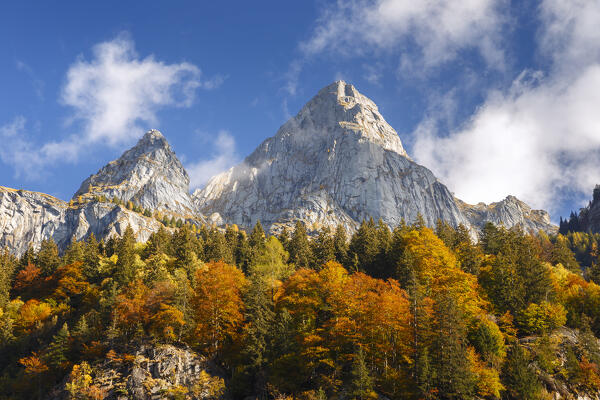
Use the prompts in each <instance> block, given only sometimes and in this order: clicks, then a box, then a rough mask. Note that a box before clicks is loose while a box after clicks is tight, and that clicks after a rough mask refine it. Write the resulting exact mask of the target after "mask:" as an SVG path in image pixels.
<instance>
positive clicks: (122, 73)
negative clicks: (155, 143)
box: [1, 34, 226, 179]
mask: <svg viewBox="0 0 600 400" xmlns="http://www.w3.org/2000/svg"><path fill="white" fill-rule="evenodd" d="M17 65H18V67H19V68H21V69H23V70H24V71H26V72H27V71H30V69H29V67H27V66H26V65H25V64H24V63H20V64H17ZM225 79H226V77H225V76H221V75H217V76H215V77H213V78H208V79H203V77H202V73H201V71H200V69H199V68H198V67H197V66H195V65H193V64H190V63H187V62H182V63H175V64H167V63H165V62H162V61H159V60H157V59H156V58H155V57H154V56H153V55H150V56H147V57H145V58H141V57H140V56H139V55H138V54H137V52H136V51H135V46H134V42H133V41H132V40H131V38H130V37H129V36H128V35H127V34H122V35H119V36H118V37H116V38H114V39H113V40H110V41H107V42H102V43H99V44H97V45H96V46H94V48H93V49H92V57H91V59H86V58H85V57H83V56H80V57H79V58H78V59H77V60H76V61H75V62H74V63H73V64H72V65H71V66H70V67H69V70H68V71H67V74H66V82H65V84H64V87H63V88H62V90H61V94H60V101H61V103H62V104H64V105H65V106H67V107H69V108H70V109H71V110H72V113H71V116H70V118H69V119H68V121H67V123H66V128H67V129H69V130H71V131H75V132H76V133H73V134H71V135H69V136H67V137H66V138H65V139H63V140H60V141H50V142H47V143H44V144H41V145H36V144H35V143H34V142H32V141H30V140H29V139H28V137H27V135H26V132H25V119H24V118H23V117H18V118H16V119H15V120H14V121H13V122H11V123H10V124H7V125H5V126H4V127H3V131H2V134H3V135H4V136H5V137H6V136H8V133H11V132H16V133H14V134H12V135H9V136H10V140H9V141H8V142H5V145H4V146H3V149H2V153H1V156H2V160H3V161H4V162H8V161H7V160H9V161H10V163H11V164H12V165H13V166H14V167H15V169H16V171H17V174H22V175H24V176H25V177H26V178H30V179H33V178H35V177H36V176H37V173H36V172H35V171H34V170H35V169H38V170H39V169H41V167H42V166H47V165H51V164H53V163H55V162H65V161H66V162H76V161H77V160H78V158H79V157H80V156H81V155H82V154H85V153H86V152H87V151H90V150H91V148H92V147H94V146H119V145H122V144H125V143H131V142H132V141H133V140H135V139H136V138H138V137H140V136H141V135H142V134H143V133H144V131H145V130H146V129H147V128H148V127H149V126H152V127H158V126H159V125H160V124H159V119H158V112H159V111H160V110H162V109H164V108H168V107H179V108H182V107H190V106H191V105H192V103H193V101H194V99H195V94H196V91H197V90H198V89H199V88H203V89H206V90H210V89H214V88H217V87H218V86H220V85H221V84H222V83H223V81H224V80H225ZM26 154H28V157H25V156H24V155H26ZM32 160H33V161H32Z"/></svg>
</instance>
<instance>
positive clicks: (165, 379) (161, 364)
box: [48, 345, 225, 400]
mask: <svg viewBox="0 0 600 400" xmlns="http://www.w3.org/2000/svg"><path fill="white" fill-rule="evenodd" d="M133 356H134V357H132V359H130V360H126V359H125V357H121V356H120V355H118V354H117V355H116V356H115V357H113V358H112V359H107V360H105V361H103V362H101V363H99V364H96V365H93V366H92V368H91V370H92V371H91V374H90V378H91V379H90V380H89V381H88V382H87V383H86V388H85V389H87V390H89V389H90V388H93V390H94V391H95V392H96V393H100V394H101V396H102V398H103V399H112V400H125V399H133V400H158V399H166V398H185V399H189V400H200V399H216V398H225V382H224V380H223V378H222V375H223V372H222V371H221V370H220V369H219V368H218V367H216V366H215V365H214V364H213V363H211V362H209V361H208V360H207V359H206V358H205V357H203V356H201V355H199V354H198V353H196V352H194V351H192V350H191V349H189V348H188V347H187V346H174V345H142V346H140V348H139V349H138V350H137V351H136V352H135V354H133ZM69 380H73V377H71V378H67V379H66V380H65V382H64V383H63V384H62V385H61V386H60V387H58V388H56V389H55V390H54V391H53V392H52V393H51V394H50V396H49V397H48V398H49V399H55V400H62V399H67V398H70V397H69V393H68V389H69V386H68V383H69Z"/></svg>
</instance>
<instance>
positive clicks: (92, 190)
mask: <svg viewBox="0 0 600 400" xmlns="http://www.w3.org/2000/svg"><path fill="white" fill-rule="evenodd" d="M189 185H190V178H189V177H188V174H187V172H186V171H185V169H184V168H183V165H181V162H180V161H179V159H178V158H177V156H176V155H175V153H174V152H173V150H172V149H171V146H170V145H169V143H168V142H167V140H166V139H165V137H164V136H163V135H162V133H160V132H159V131H157V130H154V129H153V130H150V131H148V132H147V133H146V134H145V135H144V136H143V137H142V138H141V139H140V140H139V142H138V143H137V144H136V145H135V146H134V147H132V148H131V149H129V150H127V151H126V152H125V153H123V155H122V156H121V157H120V158H119V159H118V160H115V161H111V162H110V163H108V164H107V165H105V166H104V167H102V168H101V169H100V171H98V172H97V173H96V174H94V175H91V176H90V177H89V178H87V179H86V180H85V181H83V183H82V184H81V187H80V188H79V190H78V191H77V192H76V193H75V195H74V196H73V199H77V198H78V197H79V196H84V197H86V196H105V197H107V198H108V199H111V198H113V197H116V198H118V199H120V200H121V201H123V202H127V201H132V202H133V203H134V204H136V205H139V206H141V207H142V208H145V209H148V210H161V211H168V212H172V213H175V214H179V215H181V216H188V217H191V216H195V215H196V214H197V213H196V210H195V207H194V205H193V203H192V200H191V197H190V188H189Z"/></svg>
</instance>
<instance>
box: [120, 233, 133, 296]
mask: <svg viewBox="0 0 600 400" xmlns="http://www.w3.org/2000/svg"><path fill="white" fill-rule="evenodd" d="M117 256H118V259H117V273H116V278H117V281H118V282H119V283H120V284H122V285H126V284H128V283H129V282H131V281H132V280H133V279H135V272H136V271H135V265H134V263H135V236H134V233H133V229H132V228H131V226H130V225H127V228H125V232H124V233H123V237H122V238H121V239H120V240H119V243H118V245H117Z"/></svg>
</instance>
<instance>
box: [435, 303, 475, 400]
mask: <svg viewBox="0 0 600 400" xmlns="http://www.w3.org/2000/svg"><path fill="white" fill-rule="evenodd" d="M434 311H435V317H436V318H435V323H434V332H435V336H434V340H433V351H432V357H433V363H432V365H434V366H435V367H434V368H435V380H434V381H435V385H436V387H437V389H438V393H439V395H440V396H441V398H444V399H468V398H471V397H472V396H473V395H474V389H475V383H476V382H475V377H474V376H473V374H472V372H471V365H470V362H469V357H468V354H467V344H468V342H467V330H466V326H465V320H464V316H463V315H462V313H461V311H460V309H459V308H458V307H457V304H456V300H455V299H454V298H452V297H451V296H443V297H442V298H440V299H438V300H437V301H436V303H435V305H434Z"/></svg>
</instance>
